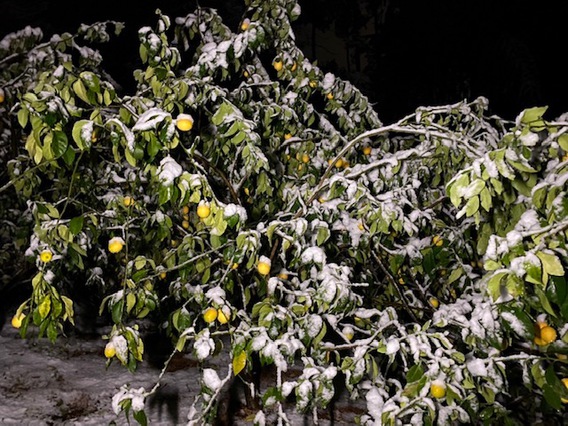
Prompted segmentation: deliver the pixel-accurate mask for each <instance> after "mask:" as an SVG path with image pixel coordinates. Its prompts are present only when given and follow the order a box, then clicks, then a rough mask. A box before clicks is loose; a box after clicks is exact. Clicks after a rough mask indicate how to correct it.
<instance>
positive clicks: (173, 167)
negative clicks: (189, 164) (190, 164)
mask: <svg viewBox="0 0 568 426" xmlns="http://www.w3.org/2000/svg"><path fill="white" fill-rule="evenodd" d="M182 171H183V169H182V167H181V166H180V165H179V164H178V163H177V161H176V160H174V159H173V158H172V157H170V156H169V155H168V156H166V157H164V158H163V159H162V160H161V161H160V167H159V169H158V178H159V179H160V181H161V182H162V184H163V185H164V186H170V185H172V184H173V183H174V179H175V178H177V177H180V176H181V173H182Z"/></svg>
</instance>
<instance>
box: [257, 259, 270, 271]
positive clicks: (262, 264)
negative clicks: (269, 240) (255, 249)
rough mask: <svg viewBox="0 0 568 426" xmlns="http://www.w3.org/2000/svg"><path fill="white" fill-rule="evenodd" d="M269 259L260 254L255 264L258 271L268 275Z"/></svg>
mask: <svg viewBox="0 0 568 426" xmlns="http://www.w3.org/2000/svg"><path fill="white" fill-rule="evenodd" d="M270 264H271V262H270V259H269V258H267V257H266V256H261V257H260V260H259V261H258V265H257V266H256V269H257V270H258V273H259V274H261V275H268V274H269V273H270Z"/></svg>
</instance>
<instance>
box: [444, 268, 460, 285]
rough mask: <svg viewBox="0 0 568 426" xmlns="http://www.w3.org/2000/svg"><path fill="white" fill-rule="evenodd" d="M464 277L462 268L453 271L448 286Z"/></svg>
mask: <svg viewBox="0 0 568 426" xmlns="http://www.w3.org/2000/svg"><path fill="white" fill-rule="evenodd" d="M462 275H463V268H462V267H461V266H460V267H459V268H456V269H454V270H453V271H452V273H451V274H450V276H449V277H448V284H452V283H453V282H454V281H457V280H458V279H459V278H460V277H461V276H462Z"/></svg>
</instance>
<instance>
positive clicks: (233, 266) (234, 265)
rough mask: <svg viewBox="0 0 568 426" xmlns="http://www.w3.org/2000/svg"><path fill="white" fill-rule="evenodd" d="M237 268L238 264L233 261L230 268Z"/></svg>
mask: <svg viewBox="0 0 568 426" xmlns="http://www.w3.org/2000/svg"><path fill="white" fill-rule="evenodd" d="M238 268H239V264H238V263H237V262H235V263H233V264H232V265H231V269H238Z"/></svg>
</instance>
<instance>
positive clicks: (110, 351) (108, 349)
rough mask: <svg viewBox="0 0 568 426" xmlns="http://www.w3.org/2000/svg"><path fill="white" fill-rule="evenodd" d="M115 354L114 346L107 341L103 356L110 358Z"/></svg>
mask: <svg viewBox="0 0 568 426" xmlns="http://www.w3.org/2000/svg"><path fill="white" fill-rule="evenodd" d="M115 355H116V348H115V347H114V345H113V344H112V343H110V342H109V343H107V344H106V346H105V356H106V357H107V358H112V357H113V356H115Z"/></svg>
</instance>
